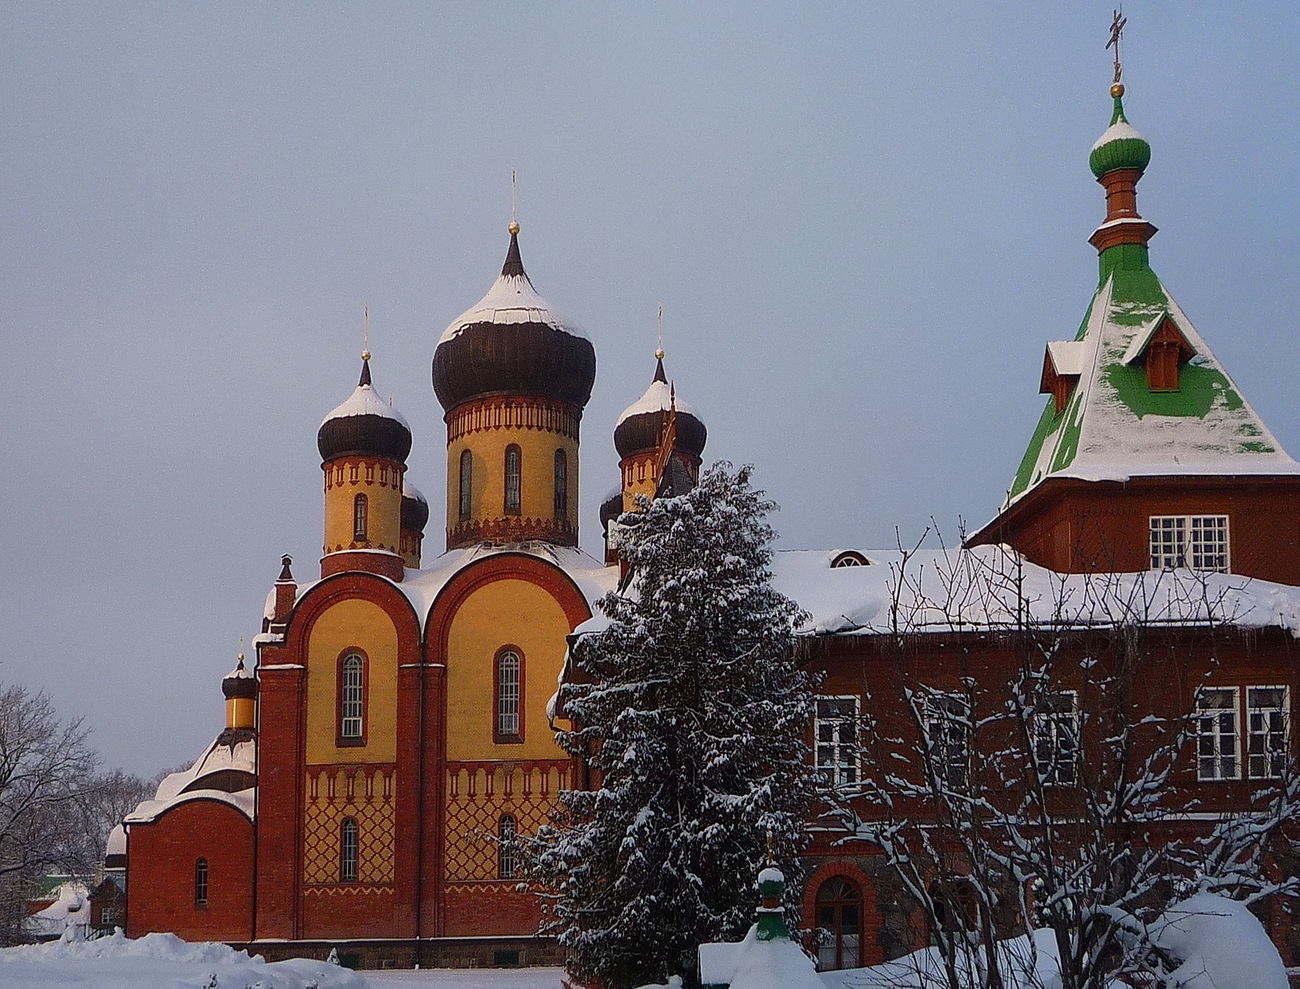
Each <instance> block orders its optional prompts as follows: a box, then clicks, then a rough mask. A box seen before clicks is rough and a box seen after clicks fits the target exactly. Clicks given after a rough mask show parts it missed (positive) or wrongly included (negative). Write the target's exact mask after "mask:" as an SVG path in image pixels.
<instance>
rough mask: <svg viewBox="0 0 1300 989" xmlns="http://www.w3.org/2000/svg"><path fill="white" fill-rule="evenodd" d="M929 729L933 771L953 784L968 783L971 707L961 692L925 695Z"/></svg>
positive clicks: (948, 783) (962, 784)
mask: <svg viewBox="0 0 1300 989" xmlns="http://www.w3.org/2000/svg"><path fill="white" fill-rule="evenodd" d="M924 714H925V722H926V726H925V727H926V731H927V732H928V733H929V736H930V751H931V753H932V754H933V760H934V770H935V772H936V773H937V774H938V776H939V778H940V779H941V780H943V782H944V783H945V784H946V785H948V786H951V787H957V788H961V787H964V786H965V785H966V782H967V779H968V777H969V772H970V707H969V705H968V704H967V702H966V698H965V697H962V696H960V695H958V694H931V695H930V696H928V697H926V698H925V709H924Z"/></svg>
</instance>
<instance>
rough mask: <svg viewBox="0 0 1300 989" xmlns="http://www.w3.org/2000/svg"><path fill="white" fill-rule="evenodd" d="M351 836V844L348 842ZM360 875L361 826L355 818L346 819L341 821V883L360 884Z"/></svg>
mask: <svg viewBox="0 0 1300 989" xmlns="http://www.w3.org/2000/svg"><path fill="white" fill-rule="evenodd" d="M349 836H351V839H352V840H351V842H349V841H348V837H349ZM349 851H350V852H351V854H349ZM360 875H361V826H360V825H359V824H358V823H357V819H356V818H355V817H345V818H343V820H341V821H339V882H340V883H355V882H359V881H360V879H359V876H360Z"/></svg>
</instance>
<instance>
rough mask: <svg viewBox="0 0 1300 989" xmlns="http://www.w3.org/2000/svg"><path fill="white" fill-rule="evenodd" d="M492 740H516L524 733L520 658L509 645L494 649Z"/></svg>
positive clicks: (522, 680) (522, 666)
mask: <svg viewBox="0 0 1300 989" xmlns="http://www.w3.org/2000/svg"><path fill="white" fill-rule="evenodd" d="M495 680H496V691H495V693H496V730H495V732H494V734H495V735H496V741H497V742H498V743H503V742H505V743H509V742H520V741H523V735H524V718H523V704H522V703H521V700H522V697H523V684H524V660H523V656H522V655H520V653H519V652H518V651H516V650H515V649H513V648H505V649H502V650H501V651H500V652H499V653H497V662H496V677H495Z"/></svg>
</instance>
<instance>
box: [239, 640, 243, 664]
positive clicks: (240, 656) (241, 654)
mask: <svg viewBox="0 0 1300 989" xmlns="http://www.w3.org/2000/svg"><path fill="white" fill-rule="evenodd" d="M239 665H240V666H243V665H244V637H243V636H242V635H241V636H240V637H239Z"/></svg>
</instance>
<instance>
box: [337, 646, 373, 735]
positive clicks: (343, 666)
mask: <svg viewBox="0 0 1300 989" xmlns="http://www.w3.org/2000/svg"><path fill="white" fill-rule="evenodd" d="M353 657H355V658H357V659H359V660H360V661H361V684H360V689H361V698H360V701H361V714H360V721H361V725H360V731H359V732H358V733H357V734H355V735H353V734H346V733H345V728H346V727H347V721H348V719H349V718H350V717H352V716H351V715H348V714H346V713H345V705H346V703H347V697H346V694H347V690H348V684H347V682H346V676H347V661H348V660H349V659H350V658H353ZM369 731H370V657H369V656H368V655H366V651H365V650H364V649H359V648H357V647H356V646H349V647H348V648H346V649H344V650H343V651H342V652H341V653H339V657H338V663H337V669H336V671H335V718H334V734H335V739H334V743H335V745H336V746H337V747H338V748H360V747H363V746H364V745H365V744H366V740H367V738H368V735H369Z"/></svg>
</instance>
